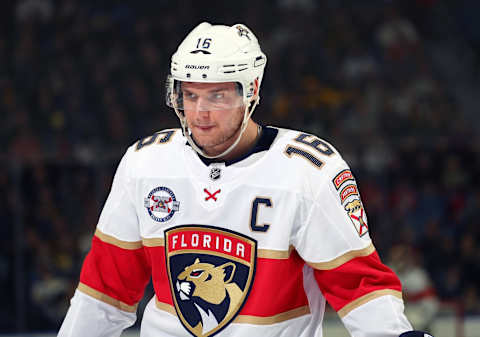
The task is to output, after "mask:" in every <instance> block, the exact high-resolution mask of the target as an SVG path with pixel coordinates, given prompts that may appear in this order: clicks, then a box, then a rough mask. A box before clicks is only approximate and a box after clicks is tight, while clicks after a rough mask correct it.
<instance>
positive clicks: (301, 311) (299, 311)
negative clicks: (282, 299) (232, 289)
mask: <svg viewBox="0 0 480 337" xmlns="http://www.w3.org/2000/svg"><path fill="white" fill-rule="evenodd" d="M155 305H156V306H157V308H158V309H160V310H162V311H166V312H168V313H170V314H172V315H175V316H176V315H177V313H176V312H175V308H174V307H173V306H172V305H170V304H166V303H163V302H160V301H158V299H157V298H155ZM308 314H310V308H309V307H308V306H303V307H300V308H296V309H293V310H290V311H286V312H282V313H280V314H278V315H274V316H269V317H259V316H249V315H238V316H237V317H236V318H235V320H234V321H233V323H239V324H257V325H268V324H274V323H279V322H283V321H287V320H289V319H293V318H297V317H300V316H304V315H308Z"/></svg>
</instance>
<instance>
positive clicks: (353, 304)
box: [337, 289, 402, 318]
mask: <svg viewBox="0 0 480 337" xmlns="http://www.w3.org/2000/svg"><path fill="white" fill-rule="evenodd" d="M386 295H392V296H395V297H397V298H399V299H402V293H401V292H400V291H398V290H393V289H382V290H375V291H372V292H371V293H368V294H366V295H363V296H362V297H359V298H357V299H356V300H354V301H352V302H350V303H348V304H347V305H346V306H344V307H343V308H342V309H340V310H338V312H337V313H338V316H340V318H343V317H345V316H346V315H347V314H348V313H349V312H350V311H352V310H353V309H356V308H358V307H359V306H361V305H363V304H365V303H367V302H370V301H371V300H374V299H376V298H378V297H382V296H386Z"/></svg>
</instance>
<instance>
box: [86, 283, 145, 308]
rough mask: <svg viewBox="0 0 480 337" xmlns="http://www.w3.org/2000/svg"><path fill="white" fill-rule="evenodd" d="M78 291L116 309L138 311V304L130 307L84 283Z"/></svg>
mask: <svg viewBox="0 0 480 337" xmlns="http://www.w3.org/2000/svg"><path fill="white" fill-rule="evenodd" d="M77 289H78V290H80V291H81V292H82V293H84V294H87V295H89V296H91V297H93V298H95V299H97V300H99V301H102V302H104V303H107V304H110V305H113V306H114V307H116V308H118V309H120V310H123V311H127V312H136V311H137V307H138V303H137V304H135V305H128V304H127V303H124V302H122V301H119V300H117V299H115V298H113V297H110V296H108V295H105V294H104V293H101V292H100V291H98V290H95V289H93V288H90V287H89V286H87V285H86V284H84V283H81V282H80V283H79V284H78V287H77Z"/></svg>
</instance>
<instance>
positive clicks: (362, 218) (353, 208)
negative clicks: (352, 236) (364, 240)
mask: <svg viewBox="0 0 480 337" xmlns="http://www.w3.org/2000/svg"><path fill="white" fill-rule="evenodd" d="M345 210H346V211H347V213H348V217H349V218H350V220H351V221H352V223H353V225H354V226H355V229H356V230H357V232H358V235H360V236H363V235H365V234H366V233H367V232H368V224H367V215H366V214H365V210H364V209H363V204H362V202H361V201H360V199H354V200H353V201H351V202H349V203H347V204H346V205H345Z"/></svg>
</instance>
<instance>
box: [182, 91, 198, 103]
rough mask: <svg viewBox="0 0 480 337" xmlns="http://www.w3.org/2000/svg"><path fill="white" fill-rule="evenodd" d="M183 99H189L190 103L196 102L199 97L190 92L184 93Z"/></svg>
mask: <svg viewBox="0 0 480 337" xmlns="http://www.w3.org/2000/svg"><path fill="white" fill-rule="evenodd" d="M183 97H184V98H186V99H188V100H189V101H194V100H195V99H197V95H196V94H194V93H193V92H189V91H186V92H184V93H183Z"/></svg>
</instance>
